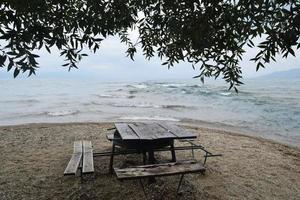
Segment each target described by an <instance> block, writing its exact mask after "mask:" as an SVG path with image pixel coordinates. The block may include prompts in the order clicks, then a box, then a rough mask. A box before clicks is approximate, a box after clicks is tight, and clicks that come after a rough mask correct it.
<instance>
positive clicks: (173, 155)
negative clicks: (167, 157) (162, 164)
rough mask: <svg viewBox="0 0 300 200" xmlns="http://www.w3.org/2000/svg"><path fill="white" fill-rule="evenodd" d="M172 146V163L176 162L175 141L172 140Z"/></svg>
mask: <svg viewBox="0 0 300 200" xmlns="http://www.w3.org/2000/svg"><path fill="white" fill-rule="evenodd" d="M170 146H171V154H172V162H176V154H175V150H174V140H172V142H171V145H170Z"/></svg>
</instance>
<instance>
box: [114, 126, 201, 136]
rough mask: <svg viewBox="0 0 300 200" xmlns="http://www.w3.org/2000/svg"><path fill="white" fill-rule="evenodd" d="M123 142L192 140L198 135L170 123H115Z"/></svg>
mask: <svg viewBox="0 0 300 200" xmlns="http://www.w3.org/2000/svg"><path fill="white" fill-rule="evenodd" d="M115 127H116V129H117V131H118V132H119V134H120V137H121V138H122V140H161V139H191V138H196V137H197V136H196V134H194V133H192V132H189V131H187V130H186V129H184V128H181V127H179V126H177V125H174V124H170V123H140V122H139V123H137V122H129V123H115Z"/></svg>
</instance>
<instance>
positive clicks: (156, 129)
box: [147, 123, 177, 139]
mask: <svg viewBox="0 0 300 200" xmlns="http://www.w3.org/2000/svg"><path fill="white" fill-rule="evenodd" d="M147 126H148V128H149V129H150V130H152V132H153V133H154V135H155V136H156V138H158V139H175V138H177V136H176V135H174V134H173V133H172V132H170V131H168V130H166V129H165V128H163V127H161V126H160V125H159V124H157V123H152V124H148V125H147Z"/></svg>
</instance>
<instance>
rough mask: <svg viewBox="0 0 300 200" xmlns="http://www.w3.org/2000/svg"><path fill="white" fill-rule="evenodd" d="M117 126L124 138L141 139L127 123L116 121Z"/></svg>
mask: <svg viewBox="0 0 300 200" xmlns="http://www.w3.org/2000/svg"><path fill="white" fill-rule="evenodd" d="M115 127H116V129H117V131H118V132H119V134H120V136H121V138H122V139H123V140H139V137H138V136H137V134H136V133H135V132H134V131H133V130H132V129H131V128H130V127H129V126H128V125H127V124H126V123H115Z"/></svg>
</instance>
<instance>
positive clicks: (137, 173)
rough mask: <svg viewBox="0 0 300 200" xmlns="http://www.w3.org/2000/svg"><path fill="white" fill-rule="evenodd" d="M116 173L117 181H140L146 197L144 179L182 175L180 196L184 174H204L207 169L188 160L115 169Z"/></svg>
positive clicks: (194, 161)
mask: <svg viewBox="0 0 300 200" xmlns="http://www.w3.org/2000/svg"><path fill="white" fill-rule="evenodd" d="M114 171H115V173H116V175H117V179H119V180H128V179H139V180H140V184H141V186H142V188H143V191H144V194H145V196H146V193H145V189H144V185H143V183H142V181H141V179H142V178H147V177H158V176H171V175H177V174H180V175H181V177H180V181H179V184H178V187H177V194H178V193H179V189H180V186H181V183H182V179H183V176H184V174H188V173H197V172H200V173H204V172H205V167H204V166H203V165H202V163H200V162H198V161H196V160H186V161H178V162H172V163H164V164H153V165H140V166H133V167H128V168H114ZM146 198H147V196H146Z"/></svg>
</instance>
